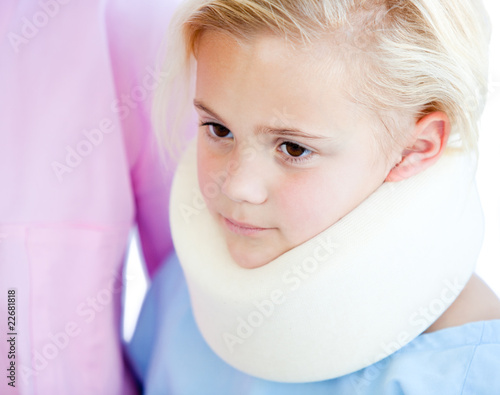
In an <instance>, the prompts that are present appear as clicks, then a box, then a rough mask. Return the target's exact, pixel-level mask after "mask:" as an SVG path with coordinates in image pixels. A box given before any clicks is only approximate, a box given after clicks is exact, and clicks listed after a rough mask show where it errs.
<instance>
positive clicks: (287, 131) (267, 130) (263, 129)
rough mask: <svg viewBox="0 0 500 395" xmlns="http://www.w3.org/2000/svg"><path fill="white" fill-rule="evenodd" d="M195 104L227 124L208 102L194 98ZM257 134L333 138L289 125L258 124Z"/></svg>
mask: <svg viewBox="0 0 500 395" xmlns="http://www.w3.org/2000/svg"><path fill="white" fill-rule="evenodd" d="M193 104H194V106H195V107H196V108H198V109H200V110H202V111H204V112H206V113H207V114H209V115H210V116H212V117H214V118H217V119H219V120H220V121H221V122H222V123H225V124H227V123H226V122H224V120H223V119H222V117H220V116H219V115H218V114H217V113H216V112H215V111H214V110H212V109H211V108H210V107H208V106H207V105H206V104H204V103H203V102H201V101H200V100H197V99H194V101H193ZM257 134H258V135H261V134H274V135H278V136H291V137H300V138H303V139H308V140H332V138H331V137H326V136H316V135H313V134H309V133H306V132H304V131H302V130H300V129H296V128H289V127H281V128H279V127H272V126H258V127H257Z"/></svg>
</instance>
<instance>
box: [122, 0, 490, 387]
mask: <svg viewBox="0 0 500 395" xmlns="http://www.w3.org/2000/svg"><path fill="white" fill-rule="evenodd" d="M485 26H487V23H486V19H485V16H484V13H483V12H482V9H481V8H480V6H479V5H478V4H477V2H474V1H469V0H461V1H455V2H453V4H451V3H449V2H446V3H445V2H441V1H437V0H412V1H396V0H394V1H376V0H371V1H370V0H367V1H361V0H360V1H356V0H352V1H332V0H330V1H327V0H315V1H297V0H296V1H272V0H247V1H236V0H228V1H201V0H195V1H189V2H187V3H185V4H184V5H183V7H182V9H181V10H180V11H179V13H178V14H177V22H176V24H175V25H174V29H173V33H172V34H173V40H174V41H173V42H176V43H177V45H178V47H177V48H175V47H172V48H171V51H175V50H178V51H181V54H182V55H181V54H179V56H172V53H169V58H170V59H174V58H179V57H180V58H181V59H184V64H183V65H178V64H173V63H172V64H169V65H168V67H169V72H170V76H171V82H170V83H168V84H166V85H165V86H164V87H163V88H164V89H163V90H162V91H161V92H160V93H159V98H160V100H159V101H158V102H157V104H158V107H159V108H160V109H162V108H173V107H172V106H173V105H175V104H176V103H181V102H182V100H179V97H178V95H175V94H174V93H176V92H179V90H178V89H179V87H178V86H174V82H175V83H176V84H177V83H179V79H177V80H176V79H175V78H178V77H179V75H180V72H181V71H182V70H185V71H186V72H187V73H189V70H190V67H189V65H190V62H191V60H194V61H195V65H196V76H195V77H196V86H195V92H194V95H193V96H192V97H188V98H190V99H192V100H193V105H194V108H195V109H196V111H197V112H198V116H199V120H200V128H199V133H198V136H197V139H196V143H195V144H192V145H191V146H190V147H189V148H188V149H187V152H186V154H185V155H184V158H183V160H182V161H181V163H180V165H179V169H178V172H177V175H176V178H175V181H174V187H173V191H172V200H171V206H170V210H171V226H172V234H173V238H174V244H175V248H176V252H177V256H172V257H171V259H169V260H168V262H166V263H165V265H164V267H163V269H162V271H161V273H160V274H159V275H158V276H157V277H156V279H155V281H154V282H153V285H152V287H151V290H150V291H149V294H148V296H147V298H146V301H145V304H144V307H143V311H142V313H141V316H140V319H139V323H138V327H137V331H136V334H135V336H134V338H133V340H132V342H131V344H130V346H129V350H130V354H131V356H132V359H133V361H134V365H135V366H136V369H137V372H138V374H139V376H140V378H141V379H142V381H143V383H144V386H145V391H146V393H147V394H200V393H203V394H309V393H313V394H353V393H355V394H403V393H404V394H493V393H498V392H499V391H500V379H499V378H498V376H497V375H495V374H493V372H495V371H497V370H498V368H499V367H500V301H499V300H498V299H497V297H496V296H495V295H494V294H493V293H492V292H491V291H490V290H489V289H488V288H487V286H486V285H485V284H484V283H483V282H482V281H481V280H480V279H479V278H478V277H477V276H475V275H474V274H473V270H474V264H475V261H476V259H477V256H478V253H479V250H480V247H481V242H482V229H483V224H482V213H481V207H480V203H479V201H478V197H477V192H476V188H475V182H474V173H475V168H476V162H477V147H476V143H477V121H478V118H479V116H480V113H481V110H482V107H483V101H484V93H485V84H486V81H487V77H486V70H485V67H484V65H485V64H487V62H486V47H487V36H488V32H487V29H486V28H485ZM175 40H177V41H175ZM189 77H190V76H189V75H187V78H189ZM193 79H194V76H193ZM183 91H184V92H190V90H189V88H187V87H185V88H183V90H180V92H183ZM188 96H189V95H188ZM174 100H175V101H176V102H174ZM174 108H175V107H174ZM164 118H165V117H163V116H160V119H164ZM173 136H175V134H173ZM169 144H170V146H173V145H175V142H170V143H169Z"/></svg>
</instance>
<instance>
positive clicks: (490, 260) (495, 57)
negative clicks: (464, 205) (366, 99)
mask: <svg viewBox="0 0 500 395" xmlns="http://www.w3.org/2000/svg"><path fill="white" fill-rule="evenodd" d="M484 3H485V5H486V8H487V9H488V11H489V14H490V18H491V22H492V26H493V32H492V40H491V46H490V56H491V59H490V84H489V99H488V104H487V106H486V109H485V112H484V115H483V118H482V122H481V130H480V140H479V149H480V158H479V168H478V173H477V184H478V188H479V193H480V195H481V200H482V203H483V209H484V214H485V219H486V232H485V239H484V244H483V248H482V250H481V254H480V256H479V261H478V263H477V273H478V274H479V276H481V277H482V278H483V279H484V280H485V281H486V282H487V283H488V284H489V286H490V287H491V288H492V289H493V290H494V291H495V292H496V293H497V295H500V125H499V124H500V2H499V1H498V0H485V1H484ZM125 284H126V292H125V317H124V330H123V334H124V337H125V339H126V340H128V339H129V338H130V337H131V335H132V333H133V330H134V327H135V322H136V320H137V316H138V313H139V310H140V306H141V303H142V300H143V298H144V295H145V293H146V289H147V286H148V280H147V278H146V276H145V275H144V269H143V264H142V257H141V254H140V250H139V248H138V243H137V239H136V237H135V235H134V236H133V237H132V238H131V243H130V248H129V254H128V260H127V265H126V271H125Z"/></svg>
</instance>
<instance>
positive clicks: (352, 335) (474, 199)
mask: <svg viewBox="0 0 500 395" xmlns="http://www.w3.org/2000/svg"><path fill="white" fill-rule="evenodd" d="M195 151H196V147H195V146H194V145H193V146H191V147H190V148H189V149H188V151H187V153H186V154H185V156H184V158H183V160H182V161H181V163H180V165H179V168H178V170H177V174H176V176H175V180H174V186H173V190H172V197H171V207H170V211H171V213H170V215H171V226H172V232H173V239H174V243H175V248H176V251H177V254H178V257H179V260H180V262H181V265H182V268H183V271H184V273H185V276H186V280H187V284H188V288H189V293H190V298H191V303H192V307H193V312H194V317H195V320H196V323H197V325H198V328H199V330H200V332H201V334H202V335H203V337H204V339H205V341H206V342H207V343H208V345H209V346H210V348H211V349H212V350H213V351H214V352H215V353H216V354H217V355H219V357H220V358H222V359H223V360H224V361H226V362H227V363H228V364H229V365H231V366H233V367H234V368H236V369H238V370H241V371H243V372H245V373H247V374H250V375H252V376H255V377H259V378H263V379H267V380H273V381H280V382H311V381H319V380H326V379H332V378H336V377H339V376H342V375H345V374H348V373H352V372H354V371H357V370H359V369H361V368H364V367H366V366H368V365H371V364H373V363H375V362H377V361H379V360H381V359H382V358H384V357H386V356H387V355H390V354H392V353H393V352H395V351H397V350H398V349H400V348H401V347H403V346H404V345H405V344H407V343H408V342H410V341H411V340H413V339H414V338H415V337H417V336H418V335H419V334H421V333H422V332H423V331H424V330H425V329H426V328H428V327H429V326H430V325H431V324H432V323H433V322H434V321H435V320H436V319H437V318H438V317H439V316H440V315H441V314H442V313H443V312H444V311H445V310H446V309H447V308H448V307H449V306H450V305H451V303H452V302H453V301H454V299H455V298H456V296H457V295H458V294H459V293H460V291H461V290H462V289H463V287H464V286H465V284H466V283H467V281H468V280H469V278H470V276H471V274H472V272H473V270H474V266H475V262H476V260H477V257H478V255H479V251H480V248H481V244H482V239H483V227H484V225H483V214H482V210H481V205H480V201H479V197H478V194H477V190H476V185H475V178H474V176H475V170H476V160H475V158H473V157H472V156H469V155H465V154H460V153H457V152H454V151H452V150H451V149H449V148H448V149H447V150H446V151H445V152H444V153H443V156H442V157H441V158H440V159H439V161H438V162H437V163H436V164H434V165H433V166H431V167H430V168H428V169H427V170H425V171H423V172H421V173H419V174H417V175H415V176H413V177H411V178H409V179H407V180H404V181H401V182H397V183H384V184H382V185H381V186H380V187H379V188H378V189H377V190H376V191H374V192H373V193H372V194H371V195H370V196H369V197H368V198H367V199H366V200H364V201H363V202H362V203H361V204H360V205H359V206H358V207H356V208H355V209H354V210H353V211H351V212H350V213H349V214H347V215H346V216H345V217H343V218H342V219H341V220H339V221H338V222H337V223H335V224H334V225H332V226H331V227H330V228H328V229H326V230H325V231H323V232H322V233H320V234H318V235H317V236H315V237H314V238H312V239H310V240H308V241H306V242H305V243H303V244H301V245H299V246H297V247H295V248H294V249H292V250H290V251H288V252H286V253H284V254H283V255H281V256H279V257H278V258H276V259H275V260H273V261H272V262H270V263H268V264H267V265H264V266H262V267H259V268H256V269H244V268H241V267H240V266H238V265H237V264H236V263H235V262H234V261H233V259H232V258H231V256H230V255H229V252H228V250H227V247H226V243H225V240H224V238H223V236H222V230H221V229H220V228H219V225H218V224H217V223H216V222H215V220H214V219H213V218H212V216H211V215H210V214H209V213H208V210H207V209H206V208H205V205H204V202H203V198H202V195H201V192H200V190H199V186H198V179H197V170H196V169H197V167H196V152H195ZM327 198H328V197H327V196H325V199H327Z"/></svg>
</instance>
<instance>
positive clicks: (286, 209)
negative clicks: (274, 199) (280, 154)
mask: <svg viewBox="0 0 500 395" xmlns="http://www.w3.org/2000/svg"><path fill="white" fill-rule="evenodd" d="M334 184H335V181H333V180H332V179H325V178H324V177H323V176H322V175H311V174H303V175H300V177H294V179H293V180H288V181H287V182H286V183H282V184H281V185H279V186H278V188H277V189H276V191H277V193H278V199H279V202H278V205H279V207H281V209H280V213H281V220H282V223H283V224H286V225H285V227H286V230H287V233H288V234H289V236H290V238H292V239H294V240H295V241H296V242H299V243H302V242H304V241H306V240H307V239H308V238H310V237H311V236H313V235H315V234H317V233H319V232H321V231H322V230H324V229H325V228H326V227H328V226H329V225H331V224H333V222H335V221H336V219H337V218H336V217H337V216H338V205H336V204H335V201H336V200H338V199H339V197H338V194H337V193H336V192H335V191H336V189H337V188H335V187H334Z"/></svg>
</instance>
